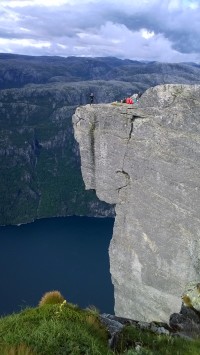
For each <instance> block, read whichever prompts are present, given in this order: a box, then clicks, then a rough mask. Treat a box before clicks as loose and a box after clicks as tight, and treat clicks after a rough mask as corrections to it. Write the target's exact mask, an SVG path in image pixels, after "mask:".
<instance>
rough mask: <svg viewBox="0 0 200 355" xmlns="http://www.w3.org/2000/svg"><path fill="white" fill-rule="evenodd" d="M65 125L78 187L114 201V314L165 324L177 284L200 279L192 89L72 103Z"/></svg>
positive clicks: (175, 308)
mask: <svg viewBox="0 0 200 355" xmlns="http://www.w3.org/2000/svg"><path fill="white" fill-rule="evenodd" d="M73 124H74V130H75V138H76V140H77V141H78V142H79V147H80V154H81V169H82V176H83V179H84V182H85V186H86V189H95V190H96V193H97V196H98V197H99V198H100V199H101V200H103V201H106V202H107V203H110V204H115V205H116V208H115V210H116V218H115V224H114V230H113V238H112V241H111V244H110V248H109V255H110V270H111V275H112V281H113V284H114V290H115V291H114V292H115V313H116V315H118V316H123V317H127V318H132V319H138V320H145V321H152V320H154V321H168V320H169V316H170V314H171V313H173V312H179V310H180V307H181V295H182V293H183V290H184V288H185V285H186V284H187V283H188V282H190V281H198V282H199V281H200V212H199V211H200V134H199V133H200V86H198V85H194V86H190V85H160V86H156V87H154V88H150V89H148V90H147V91H146V92H145V93H144V94H143V95H142V98H141V100H140V102H139V104H135V105H126V104H121V105H120V104H119V105H112V104H104V105H92V106H89V105H86V106H84V107H79V108H77V110H76V112H75V115H74V116H73Z"/></svg>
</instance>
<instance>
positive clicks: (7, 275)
mask: <svg viewBox="0 0 200 355" xmlns="http://www.w3.org/2000/svg"><path fill="white" fill-rule="evenodd" d="M113 223H114V220H113V219H111V218H88V217H65V218H50V219H41V220H37V221H35V222H33V223H29V224H25V225H21V226H5V227H0V315H4V314H8V313H12V312H16V311H20V310H21V309H23V308H25V307H27V306H36V305H37V303H38V301H39V300H40V298H41V297H42V295H43V294H44V293H45V292H47V291H52V290H59V291H60V292H61V293H62V294H63V296H64V297H65V298H66V300H67V301H69V302H72V303H75V304H78V305H79V306H80V307H82V308H85V307H88V306H89V305H94V306H95V307H97V308H98V309H99V310H100V312H106V313H113V312H114V311H113V308H114V291H113V286H112V283H111V276H110V272H109V256H108V247H109V243H110V240H111V236H112V229H113Z"/></svg>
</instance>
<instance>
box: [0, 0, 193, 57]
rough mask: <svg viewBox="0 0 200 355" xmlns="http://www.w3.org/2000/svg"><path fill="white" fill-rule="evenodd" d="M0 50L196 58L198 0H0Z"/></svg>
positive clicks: (100, 55)
mask: <svg viewBox="0 0 200 355" xmlns="http://www.w3.org/2000/svg"><path fill="white" fill-rule="evenodd" d="M0 53H18V54H27V55H36V56H38V55H51V56H55V55H56V56H63V57H68V56H79V57H85V56H86V57H88V56H89V57H107V56H112V57H118V58H121V59H132V60H145V61H159V62H171V63H172V62H173V63H174V62H197V63H200V0H122V1H121V0H120V1H119V0H0Z"/></svg>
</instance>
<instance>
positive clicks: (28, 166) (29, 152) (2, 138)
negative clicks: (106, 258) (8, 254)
mask: <svg viewBox="0 0 200 355" xmlns="http://www.w3.org/2000/svg"><path fill="white" fill-rule="evenodd" d="M162 83H184V84H198V83H200V66H199V65H198V64H194V63H181V64H163V63H158V62H149V63H146V62H138V61H132V60H121V59H117V58H112V57H108V58H78V57H68V58H61V57H31V56H25V55H23V56H22V55H14V54H0V128H1V130H0V166H1V169H0V224H18V223H25V222H29V221H32V220H34V219H36V218H41V217H51V216H66V215H72V214H77V215H90V216H94V215H95V216H97V215H98V216H106V215H113V209H112V207H110V206H108V205H106V204H105V203H103V202H100V201H99V200H98V199H97V198H96V196H95V194H94V192H92V191H85V188H84V184H83V180H82V176H81V172H80V158H79V148H78V145H77V143H76V142H75V140H74V135H73V129H72V122H71V117H72V115H73V113H74V111H75V109H76V107H77V106H79V105H85V104H87V103H88V102H89V94H90V92H94V95H95V103H103V102H112V101H115V100H121V99H122V98H123V97H124V96H126V95H131V94H133V93H134V92H137V91H145V90H146V89H147V88H149V87H150V86H155V85H157V84H162Z"/></svg>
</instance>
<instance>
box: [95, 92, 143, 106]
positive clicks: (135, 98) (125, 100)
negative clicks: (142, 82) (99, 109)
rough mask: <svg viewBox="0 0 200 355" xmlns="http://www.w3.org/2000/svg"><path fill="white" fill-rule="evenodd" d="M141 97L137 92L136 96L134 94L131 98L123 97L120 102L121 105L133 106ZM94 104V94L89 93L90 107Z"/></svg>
mask: <svg viewBox="0 0 200 355" xmlns="http://www.w3.org/2000/svg"><path fill="white" fill-rule="evenodd" d="M141 96H142V93H141V92H138V94H134V95H132V96H131V97H124V98H123V100H121V103H123V104H129V105H130V104H134V103H136V102H138V100H139V98H140V97H141ZM93 102H94V94H93V92H91V94H90V105H91V104H93Z"/></svg>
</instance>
